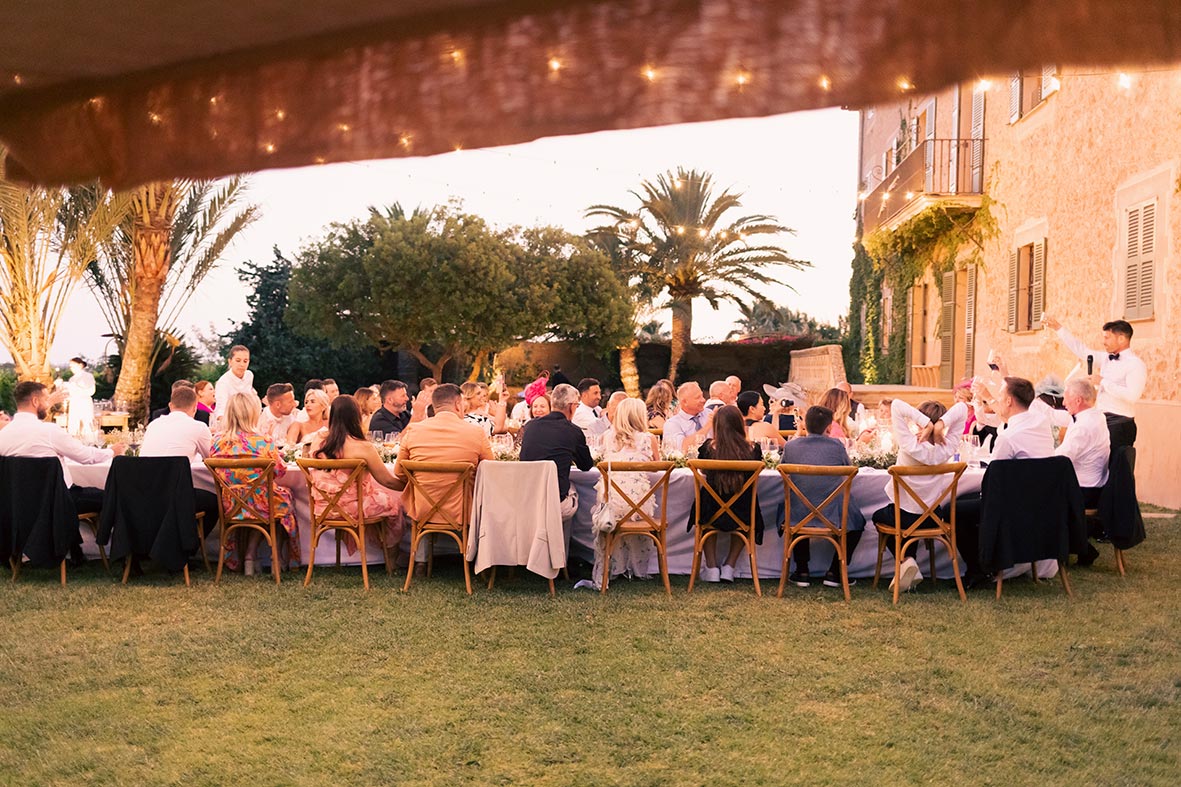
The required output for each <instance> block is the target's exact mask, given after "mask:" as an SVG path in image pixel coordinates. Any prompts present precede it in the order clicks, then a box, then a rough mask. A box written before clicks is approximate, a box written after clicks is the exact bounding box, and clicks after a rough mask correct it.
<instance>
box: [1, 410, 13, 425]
mask: <svg viewBox="0 0 1181 787" xmlns="http://www.w3.org/2000/svg"><path fill="white" fill-rule="evenodd" d="M10 423H12V416H11V415H9V414H8V411H7V410H0V429H3V428H4V427H6V426H8V425H9V424H10Z"/></svg>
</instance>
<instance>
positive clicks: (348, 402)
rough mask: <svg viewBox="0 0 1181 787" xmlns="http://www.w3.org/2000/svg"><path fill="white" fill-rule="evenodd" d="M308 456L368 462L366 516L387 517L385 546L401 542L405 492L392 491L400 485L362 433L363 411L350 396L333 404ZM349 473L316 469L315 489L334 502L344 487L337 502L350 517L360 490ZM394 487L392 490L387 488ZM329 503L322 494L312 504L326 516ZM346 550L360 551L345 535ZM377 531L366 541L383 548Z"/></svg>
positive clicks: (314, 496)
mask: <svg viewBox="0 0 1181 787" xmlns="http://www.w3.org/2000/svg"><path fill="white" fill-rule="evenodd" d="M309 454H311V456H312V457H313V458H315V459H360V460H362V461H364V462H365V467H366V472H365V473H364V474H363V475H362V476H361V494H362V495H364V497H365V506H364V509H365V510H364V513H365V516H366V517H375V516H380V517H386V526H385V528H384V529H383V532H384V535H385V545H386V546H391V547H392V546H394V545H396V544H398V543H400V542H401V541H402V528H403V522H402V493H401V492H396V491H394V490H393V489H392V487H393V486H395V484H397V482H396V481H395V480H394V474H393V473H391V472H390V470H389V468H387V467H386V466H385V464H384V463H383V462H382V461H381V456H380V455H379V454H378V453H377V449H376V448H375V447H374V446H373V444H372V443H370V442H369V441H368V440H366V439H365V433H364V431H362V430H361V408H360V406H359V405H358V404H357V400H356V399H354V398H353V397H351V396H338V397H336V399H334V400H333V401H332V405H331V407H330V410H329V415H328V429H327V431H326V432H322V433H321V434H320V435H318V436H317V437H316V438H315V439H314V441H313V442H312V446H311V448H310V449H309ZM348 477H349V471H347V470H331V471H330V470H313V471H312V478H314V479H315V484H316V488H317V489H318V490H320V491H321V492H322V493H326V494H327V495H328V496H329V497H328V499H331V497H332V495H334V494H336V493H337V492H338V491H340V490H341V489H342V488H343V489H344V492H343V493H342V494H341V496H340V500H339V501H338V503H339V505H340V507H341V508H342V509H344V510H345V512H347V513H348V514H349V515H350V516H358V506H357V488H356V486H354V485H352V484H349V485H348V487H347V488H345V482H346V481H347V480H348ZM387 487H391V488H387ZM326 504H327V500H325V499H324V495H323V494H319V493H313V494H312V505H313V506H315V513H316V516H319V515H320V514H322V513H323V510H324V506H325V505H326ZM343 538H344V545H345V549H347V550H348V553H349V554H350V555H351V554H353V553H354V552H356V551H357V545H356V543H355V542H354V541H353V539H352V538H350V537H348V536H343ZM378 538H379V535H378V533H377V530H376V529H370V530H368V534H367V536H366V539H367V540H369V539H371V540H372V543H373V546H374V547H376V548H377V549H381V543H380V542H379V541H378Z"/></svg>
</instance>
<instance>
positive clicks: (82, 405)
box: [55, 358, 94, 435]
mask: <svg viewBox="0 0 1181 787" xmlns="http://www.w3.org/2000/svg"><path fill="white" fill-rule="evenodd" d="M70 371H71V372H72V374H71V375H70V379H69V380H68V381H63V380H62V379H61V378H58V379H57V380H56V381H55V382H56V384H57V385H58V386H59V387H60V388H63V389H65V391H66V394H67V395H68V396H69V400H68V401H69V402H70V412H69V415H68V416H67V418H66V431H68V432H69V433H70V434H72V435H82V434H92V433H93V432H94V375H93V374H91V373H90V372H88V371H86V361H84V360H82V359H81V358H71V359H70Z"/></svg>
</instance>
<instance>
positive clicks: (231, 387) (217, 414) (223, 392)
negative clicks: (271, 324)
mask: <svg viewBox="0 0 1181 787" xmlns="http://www.w3.org/2000/svg"><path fill="white" fill-rule="evenodd" d="M229 365H230V368H229V371H227V372H226V373H225V374H223V375H222V376H221V379H219V380H218V381H217V386H216V387H215V389H214V393H215V399H216V402H215V404H214V406H213V407H214V410H213V423H212V424H210V427H209V428H210V429H212V430H213V431H214V432H220V431H221V429H222V423H221V422H222V418H223V417H224V416H225V408H226V406H227V405H228V404H229V402H230V397H231V396H233V395H234V394H239V393H242V394H244V393H249V394H254V397H255V398H258V394H257V393H255V391H254V372H252V371H250V350H248V349H246V348H245V347H243V346H242V345H240V344H235V345H234V346H233V347H231V348H230V358H229Z"/></svg>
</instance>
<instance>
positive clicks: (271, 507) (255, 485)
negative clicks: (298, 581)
mask: <svg viewBox="0 0 1181 787" xmlns="http://www.w3.org/2000/svg"><path fill="white" fill-rule="evenodd" d="M205 466H206V467H208V468H209V472H210V473H211V474H212V475H213V482H214V484H215V485H216V486H217V514H218V516H217V538H218V550H217V574H216V575H215V576H214V577H213V581H214V583H217V582H220V581H221V572H222V568H223V567H224V566H225V562H226V552H227V551H229V548H230V547H229V539H228V538H227V536H229V535H230V534H231V533H233V532H234V531H238V530H243V531H247V532H249V531H251V530H255V531H258V532H259V533H262V535H263V538H265V539H266V540H267V544H269V545H270V547H271V573H272V574H273V575H274V577H275V584H276V585H277V584H279V581H280V580H279V535H278V532H277V530H276V525H275V519H276V516H277V514H276V513H275V512H276V511H277V510H278V508H279V505H278V499H277V498H276V496H275V460H273V459H261V458H257V457H244V458H241V459H220V458H209V459H206V460H205ZM233 470H256V471H258V473H259V477H258V478H257V479H256V480H254V481H251V482H249V483H246V484H232V483H230V482H229V481H228V480H227V479H226V477H225V476H223V475H222V473H220V472H218V471H233ZM253 490H262V492H263V494H264V495H265V499H266V501H267V510H266V511H259V510H258V508H256V507H255V506H254V504H253V503H251V502H250V500H249V496H250V495H251V493H252V491H253ZM227 508H228V509H229V510H227ZM241 552H242V559H243V560H245V559H246V545H245V544H243V545H242V550H241Z"/></svg>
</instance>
